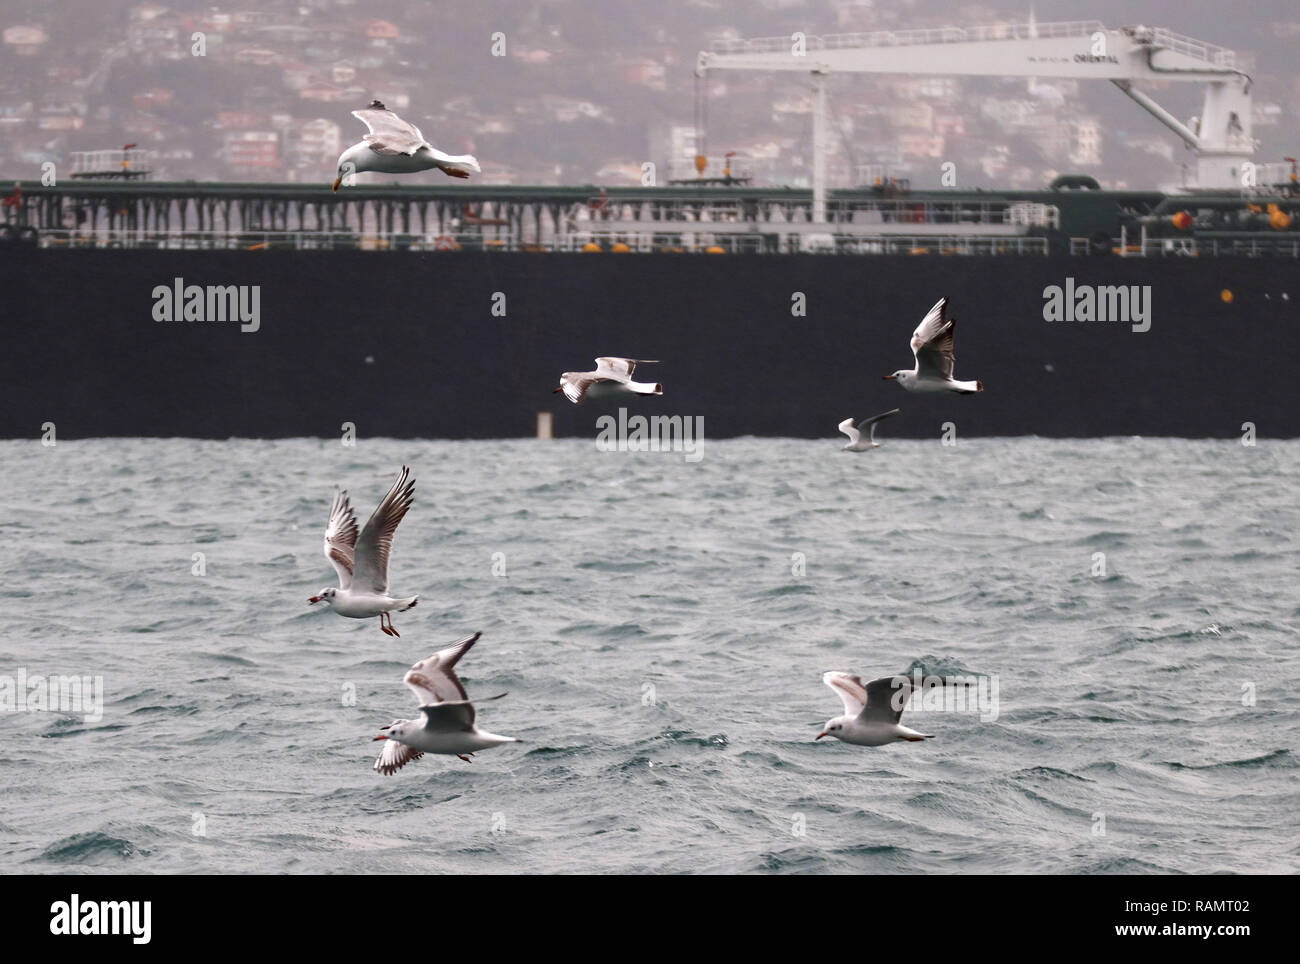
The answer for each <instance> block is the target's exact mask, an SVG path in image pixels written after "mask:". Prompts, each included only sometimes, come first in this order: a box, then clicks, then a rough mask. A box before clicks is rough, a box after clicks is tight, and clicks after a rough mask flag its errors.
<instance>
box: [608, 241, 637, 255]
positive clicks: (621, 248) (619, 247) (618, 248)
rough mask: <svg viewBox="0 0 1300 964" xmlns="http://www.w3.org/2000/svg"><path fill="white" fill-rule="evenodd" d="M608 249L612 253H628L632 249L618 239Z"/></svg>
mask: <svg viewBox="0 0 1300 964" xmlns="http://www.w3.org/2000/svg"><path fill="white" fill-rule="evenodd" d="M609 250H610V251H612V252H613V253H614V254H628V253H630V252H631V250H632V249H631V248H629V247H628V246H627V245H626V244H624V243H623V242H622V241H618V242H616V243H615V244H614V246H613V247H611V248H610V249H609Z"/></svg>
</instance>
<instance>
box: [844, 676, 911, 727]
mask: <svg viewBox="0 0 1300 964" xmlns="http://www.w3.org/2000/svg"><path fill="white" fill-rule="evenodd" d="M914 682H915V681H914V680H913V679H912V677H910V676H882V677H880V679H873V680H872V681H871V682H870V683H868V684H867V687H866V692H867V705H866V706H864V707H863V708H862V712H861V713H860V714H858V716H859V718H860V719H862V720H863V721H866V720H883V721H884V722H886V723H897V722H898V721H899V720H900V719H901V718H902V716H903V707H905V706H907V701H908V700H909V699H911V697H912V686H913V684H914Z"/></svg>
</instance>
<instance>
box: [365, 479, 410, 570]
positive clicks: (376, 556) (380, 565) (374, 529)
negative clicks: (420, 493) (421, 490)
mask: <svg viewBox="0 0 1300 964" xmlns="http://www.w3.org/2000/svg"><path fill="white" fill-rule="evenodd" d="M414 499H415V479H413V478H411V470H410V469H408V468H407V467H406V466H405V465H404V466H402V471H401V474H400V475H398V476H397V481H396V482H394V483H393V487H392V488H391V489H389V490H388V494H387V495H386V496H384V499H383V501H382V502H380V503H379V505H378V506H377V507H376V508H375V511H374V514H372V515H371V516H370V521H368V522H367V523H366V525H365V528H363V529H362V530H361V535H360V536H358V537H357V547H356V564H355V569H354V573H353V574H354V577H355V579H356V581H357V585H358V586H359V587H360V588H361V589H363V590H368V591H371V592H377V593H386V592H388V552H389V550H390V549H392V547H393V533H394V532H396V531H397V524H398V523H399V522H401V521H402V517H403V516H405V515H406V510H407V509H409V508H410V507H411V502H412V501H414Z"/></svg>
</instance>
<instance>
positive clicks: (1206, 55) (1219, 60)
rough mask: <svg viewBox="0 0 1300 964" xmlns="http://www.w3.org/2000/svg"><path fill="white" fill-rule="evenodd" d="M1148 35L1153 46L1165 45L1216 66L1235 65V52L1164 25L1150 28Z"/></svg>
mask: <svg viewBox="0 0 1300 964" xmlns="http://www.w3.org/2000/svg"><path fill="white" fill-rule="evenodd" d="M1150 36H1151V39H1152V42H1153V43H1154V45H1155V46H1158V47H1165V48H1167V49H1169V50H1172V51H1174V52H1175V53H1179V54H1182V55H1183V56H1185V57H1190V58H1192V59H1193V60H1200V61H1203V62H1204V63H1207V64H1213V65H1214V66H1216V67H1236V66H1237V54H1236V52H1235V51H1232V50H1229V49H1227V48H1226V47H1220V46H1217V45H1216V44H1211V43H1206V42H1205V41H1204V40H1197V39H1196V38H1195V37H1186V36H1184V35H1183V34H1180V33H1174V32H1173V31H1172V30H1168V29H1166V28H1164V27H1153V28H1151V33H1150Z"/></svg>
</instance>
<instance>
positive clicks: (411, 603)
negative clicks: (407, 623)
mask: <svg viewBox="0 0 1300 964" xmlns="http://www.w3.org/2000/svg"><path fill="white" fill-rule="evenodd" d="M419 601H420V597H419V595H418V594H417V595H414V596H412V597H411V598H410V599H403V600H402V605H400V606H398V607H397V611H398V612H399V613H404V612H406V611H407V610H408V609H414V608H415V604H416V603H418V602H419Z"/></svg>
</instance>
